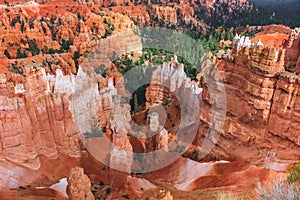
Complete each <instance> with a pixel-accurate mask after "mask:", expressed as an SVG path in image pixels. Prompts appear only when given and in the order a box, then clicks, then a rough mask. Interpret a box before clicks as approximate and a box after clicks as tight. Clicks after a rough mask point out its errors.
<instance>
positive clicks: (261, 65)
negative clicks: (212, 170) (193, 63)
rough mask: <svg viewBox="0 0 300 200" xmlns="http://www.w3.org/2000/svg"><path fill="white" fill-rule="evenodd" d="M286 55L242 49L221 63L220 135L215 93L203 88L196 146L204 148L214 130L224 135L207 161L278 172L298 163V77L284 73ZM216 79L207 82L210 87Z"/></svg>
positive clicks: (271, 50) (262, 50)
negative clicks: (215, 116) (242, 163)
mask: <svg viewBox="0 0 300 200" xmlns="http://www.w3.org/2000/svg"><path fill="white" fill-rule="evenodd" d="M284 55H285V54H284V50H283V51H279V52H278V50H276V49H272V48H268V47H263V46H261V45H257V46H256V47H255V46H254V47H252V48H249V47H243V49H242V50H241V51H238V52H237V53H235V54H234V59H233V60H230V59H221V60H219V61H218V62H217V64H216V67H217V68H216V70H218V71H219V73H220V75H221V77H222V80H223V82H224V86H225V91H226V93H225V94H223V96H224V97H226V99H227V106H226V109H227V110H226V113H227V114H226V118H225V122H224V127H223V128H222V129H220V130H218V129H217V128H215V127H214V126H213V123H215V121H212V120H211V118H210V116H211V113H212V112H211V106H212V100H211V99H210V95H211V94H209V92H208V89H207V86H205V87H204V92H203V101H202V102H201V108H202V109H203V110H202V109H201V114H200V128H199V131H198V139H197V141H196V142H195V144H196V145H200V144H202V142H203V139H204V138H205V136H206V135H207V134H209V133H210V132H211V131H212V130H215V131H217V132H219V133H220V138H219V140H218V141H215V142H216V146H215V147H214V148H213V150H212V152H211V153H210V154H209V156H208V157H209V159H214V158H217V159H225V160H230V161H232V160H242V161H246V162H248V163H252V164H255V165H260V166H267V167H270V168H273V169H276V170H284V169H285V167H286V166H288V165H289V164H292V163H293V162H297V161H298V160H299V158H300V154H299V148H300V146H299V141H298V139H299V134H298V133H297V131H296V128H293V127H296V126H299V121H298V119H297V116H298V115H299V111H298V109H297V105H298V97H299V95H298V92H297V91H298V86H299V85H298V83H299V82H298V79H299V77H298V76H297V75H294V74H292V73H290V72H286V71H285V70H284V68H283V64H284V63H283V61H284ZM216 70H215V71H216ZM215 74H216V73H215V72H212V73H211V74H210V76H207V77H206V79H205V82H206V83H207V84H212V83H213V82H214V81H215V77H214V75H215ZM218 93H219V92H218V91H215V94H213V96H215V95H216V94H218ZM237 105H238V106H237ZM209 127H210V129H209ZM211 142H214V141H211ZM242 152H245V153H242ZM246 152H247V153H246Z"/></svg>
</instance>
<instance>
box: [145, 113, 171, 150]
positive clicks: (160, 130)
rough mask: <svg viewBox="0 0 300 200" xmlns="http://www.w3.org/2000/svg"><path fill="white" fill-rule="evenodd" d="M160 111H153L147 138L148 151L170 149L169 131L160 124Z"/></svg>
mask: <svg viewBox="0 0 300 200" xmlns="http://www.w3.org/2000/svg"><path fill="white" fill-rule="evenodd" d="M158 118H159V115H158V113H155V112H153V113H151V115H150V123H149V128H148V131H147V139H146V141H145V145H146V152H152V151H156V150H160V149H163V150H165V151H167V152H168V151H169V147H168V143H169V136H168V131H167V130H166V129H165V128H164V127H163V126H161V125H160V122H159V119H158Z"/></svg>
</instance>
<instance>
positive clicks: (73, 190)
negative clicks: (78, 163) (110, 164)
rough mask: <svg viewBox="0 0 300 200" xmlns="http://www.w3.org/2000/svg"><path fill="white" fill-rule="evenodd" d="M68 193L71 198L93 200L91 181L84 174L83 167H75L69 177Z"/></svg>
mask: <svg viewBox="0 0 300 200" xmlns="http://www.w3.org/2000/svg"><path fill="white" fill-rule="evenodd" d="M67 194H68V196H69V198H70V199H71V200H93V199H95V197H94V195H93V193H92V192H91V181H90V179H89V178H88V176H87V175H85V174H84V172H83V169H82V168H80V167H75V168H73V169H72V170H71V174H70V176H69V178H68V186H67Z"/></svg>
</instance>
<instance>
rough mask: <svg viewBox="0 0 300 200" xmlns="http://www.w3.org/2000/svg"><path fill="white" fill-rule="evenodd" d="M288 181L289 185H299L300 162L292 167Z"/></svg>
mask: <svg viewBox="0 0 300 200" xmlns="http://www.w3.org/2000/svg"><path fill="white" fill-rule="evenodd" d="M288 181H289V182H290V183H297V182H298V183H299V182H300V162H299V163H297V164H296V165H294V166H293V167H292V168H291V169H290V175H289V176H288Z"/></svg>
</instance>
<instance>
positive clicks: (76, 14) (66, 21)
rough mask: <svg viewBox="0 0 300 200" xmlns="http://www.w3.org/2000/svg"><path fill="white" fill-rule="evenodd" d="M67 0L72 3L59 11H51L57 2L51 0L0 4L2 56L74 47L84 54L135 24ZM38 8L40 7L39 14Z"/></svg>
mask: <svg viewBox="0 0 300 200" xmlns="http://www.w3.org/2000/svg"><path fill="white" fill-rule="evenodd" d="M68 3H71V4H73V5H72V6H73V7H72V8H68V7H60V10H59V11H57V13H55V12H52V10H55V8H56V6H57V5H55V3H51V2H49V3H47V4H45V5H41V4H38V3H35V4H34V5H35V6H27V5H25V4H24V5H23V4H21V5H13V6H9V7H6V8H0V13H1V16H2V21H3V23H2V24H1V26H0V35H1V36H0V41H1V44H2V45H1V48H0V50H1V53H0V56H2V57H4V56H6V57H9V58H24V57H27V56H28V57H31V56H35V55H38V54H54V53H64V52H69V50H70V53H72V54H73V53H74V52H75V51H78V52H79V53H81V54H85V53H88V52H90V51H91V50H92V49H93V48H94V47H96V46H98V44H99V39H101V38H105V37H108V36H110V35H112V34H113V33H119V32H122V31H126V30H130V29H132V28H133V27H134V24H133V22H132V21H131V20H130V19H129V18H128V17H127V16H124V15H121V14H120V13H112V12H110V11H107V12H105V13H104V12H103V11H101V12H100V11H94V12H92V11H91V10H90V9H87V10H86V12H83V11H82V9H85V8H86V7H84V6H81V5H78V4H76V3H75V2H68ZM36 10H39V12H38V14H36V13H35V11H36ZM49 10H50V11H49ZM4 52H6V53H5V54H4Z"/></svg>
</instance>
